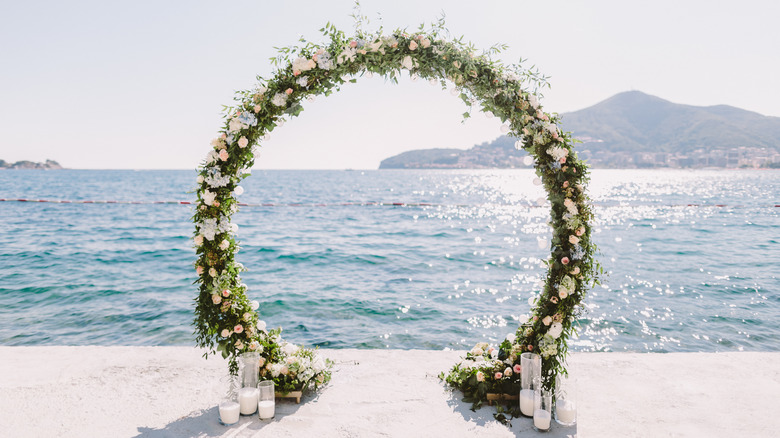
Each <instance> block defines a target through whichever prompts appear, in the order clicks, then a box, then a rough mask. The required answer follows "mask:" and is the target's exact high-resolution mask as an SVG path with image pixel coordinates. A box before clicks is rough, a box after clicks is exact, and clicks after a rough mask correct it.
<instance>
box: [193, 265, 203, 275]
mask: <svg viewBox="0 0 780 438" xmlns="http://www.w3.org/2000/svg"><path fill="white" fill-rule="evenodd" d="M195 273H196V274H198V275H203V266H196V267H195Z"/></svg>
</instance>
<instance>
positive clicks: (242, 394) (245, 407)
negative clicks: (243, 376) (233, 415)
mask: <svg viewBox="0 0 780 438" xmlns="http://www.w3.org/2000/svg"><path fill="white" fill-rule="evenodd" d="M259 396H260V390H258V389H257V388H252V387H251V386H247V387H244V388H241V389H239V390H238V403H240V404H241V414H242V415H252V414H254V413H255V412H256V411H257V399H258V398H259Z"/></svg>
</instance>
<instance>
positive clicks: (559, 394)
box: [555, 374, 577, 426]
mask: <svg viewBox="0 0 780 438" xmlns="http://www.w3.org/2000/svg"><path fill="white" fill-rule="evenodd" d="M576 389H577V388H576V385H575V381H574V379H572V378H570V377H569V376H565V375H562V374H560V375H558V377H557V379H556V384H555V421H556V422H557V423H558V424H560V425H562V426H574V425H575V424H576V423H577V391H576Z"/></svg>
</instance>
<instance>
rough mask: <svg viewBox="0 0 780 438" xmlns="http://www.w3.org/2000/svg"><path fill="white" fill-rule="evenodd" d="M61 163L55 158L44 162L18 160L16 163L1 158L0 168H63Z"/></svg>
mask: <svg viewBox="0 0 780 438" xmlns="http://www.w3.org/2000/svg"><path fill="white" fill-rule="evenodd" d="M62 168H63V167H62V166H61V165H60V163H58V162H56V161H54V160H46V161H44V162H43V163H36V162H34V161H17V162H15V163H9V162H8V161H5V160H0V169H44V170H49V169H62Z"/></svg>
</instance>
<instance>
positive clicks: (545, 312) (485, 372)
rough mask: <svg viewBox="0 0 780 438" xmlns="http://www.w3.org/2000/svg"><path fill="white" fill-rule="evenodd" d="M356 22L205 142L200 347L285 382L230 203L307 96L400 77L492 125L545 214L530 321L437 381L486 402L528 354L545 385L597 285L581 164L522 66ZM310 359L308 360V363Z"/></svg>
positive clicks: (328, 33) (266, 86)
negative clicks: (432, 86) (516, 153)
mask: <svg viewBox="0 0 780 438" xmlns="http://www.w3.org/2000/svg"><path fill="white" fill-rule="evenodd" d="M359 24H360V20H358V26H357V29H356V32H355V34H354V35H346V34H345V33H344V32H342V31H340V30H338V29H336V28H335V26H333V25H330V24H328V25H326V27H325V28H323V29H322V33H323V35H324V36H325V38H326V42H325V43H323V44H316V43H312V42H308V41H305V40H303V39H301V41H300V43H301V45H300V46H296V47H286V48H282V49H280V50H279V55H278V56H277V57H275V58H273V59H272V63H273V65H274V66H275V67H276V71H275V72H274V74H273V77H272V78H270V79H264V78H262V77H258V84H257V86H256V88H254V89H251V90H246V91H241V92H238V93H237V96H236V101H237V103H236V105H235V106H233V107H228V108H225V124H224V126H223V128H222V130H221V132H220V133H219V136H218V137H217V138H216V139H214V140H213V141H212V143H211V146H212V149H211V150H210V151H209V152H208V155H207V157H206V159H205V161H204V162H203V163H202V164H201V165H200V167H199V176H198V179H197V183H198V186H197V198H198V199H197V204H196V210H195V214H194V216H193V221H194V223H195V233H194V243H195V247H196V251H197V255H198V259H197V261H196V263H195V268H196V271H197V273H198V280H197V283H198V284H199V289H200V293H199V295H198V297H197V299H196V309H195V315H196V318H195V326H196V333H197V343H198V345H199V346H201V347H204V348H207V349H209V351H210V352H211V353H214V352H215V351H219V352H220V353H221V354H222V355H223V356H224V357H226V358H229V359H230V369H231V371H232V372H235V371H236V370H237V361H236V358H237V356H238V355H239V354H241V353H243V352H248V351H258V352H260V353H261V357H262V359H261V361H262V362H263V363H264V366H263V370H264V371H263V372H266V373H269V374H271V375H272V376H273V377H274V379H288V380H289V379H290V378H291V374H292V373H290V370H289V369H287V368H280V364H282V363H283V362H284V361H286V360H287V358H286V357H287V356H285V355H284V354H283V352H284V350H285V349H288V350H292V348H291V347H290V346H289V345H290V344H287V343H285V342H284V341H283V340H282V339H281V337H280V333H279V332H280V330H276V331H266V330H265V324H264V323H263V322H262V321H260V320H259V318H258V315H257V312H256V310H257V308H258V306H259V303H257V302H252V301H250V300H249V298H248V297H247V289H248V288H247V286H246V285H245V284H243V283H242V282H241V279H240V273H241V271H243V270H244V266H242V265H241V264H240V263H239V262H238V261H237V260H236V253H237V251H238V249H239V244H238V240H237V239H236V233H237V226H236V225H235V224H233V223H232V222H231V216H232V215H233V214H234V213H235V212H236V211H238V201H237V197H238V196H239V195H240V194H241V193H243V189H242V188H241V186H240V185H239V183H240V182H241V180H242V179H243V178H245V177H246V176H247V175H248V174H249V169H251V167H252V165H253V164H254V161H255V158H256V154H257V152H258V148H259V146H260V144H262V142H263V141H264V140H265V139H267V135H268V133H270V132H271V131H273V130H274V129H275V128H276V127H278V126H280V125H281V124H282V123H283V121H284V119H285V118H286V117H292V116H297V115H299V114H300V113H301V111H302V110H303V105H302V104H303V102H304V101H305V100H306V99H307V98H311V97H313V96H316V95H329V94H330V93H332V92H334V91H336V90H338V89H339V87H340V86H341V85H343V84H344V83H345V82H347V81H350V82H354V81H355V79H354V77H355V76H356V75H360V74H366V73H373V74H379V75H382V76H384V77H385V78H386V79H389V80H391V81H393V82H397V79H398V77H399V76H400V75H401V74H402V72H403V71H404V70H405V71H407V72H408V74H410V75H411V76H412V77H414V78H422V79H427V80H430V81H432V82H435V83H438V84H440V85H441V87H442V88H443V89H446V88H447V87H448V83H449V84H452V85H451V87H452V88H451V92H452V93H453V94H455V95H457V96H459V97H460V98H461V99H462V100H463V101H464V102H465V103H466V105H467V106H468V111H467V112H465V113H464V117H469V115H470V112H471V110H472V109H473V108H474V107H477V108H478V109H479V110H481V111H485V112H490V113H492V114H493V115H495V116H496V117H498V118H499V119H500V120H501V121H502V122H503V126H502V130H503V131H504V132H506V133H507V134H508V135H510V136H514V137H516V138H517V142H516V147H517V148H518V149H523V150H525V151H527V152H528V153H529V154H530V155H531V156H532V157H533V158H534V160H535V169H536V174H537V175H538V177H539V180H540V182H541V183H542V184H543V185H544V188H545V189H546V191H547V194H548V195H547V198H548V200H549V201H550V204H551V212H550V216H551V219H550V225H551V227H552V228H553V239H552V244H551V253H550V257H549V258H548V259H547V260H546V264H547V274H546V278H545V281H544V287H543V288H541V290H540V291H539V294H538V296H537V298H536V299H535V301H534V303H533V309H532V311H531V314H530V315H529V317H528V320H527V321H524V322H523V324H522V325H521V326H520V327H519V328H518V329H517V331H516V332H515V333H514V334H511V335H509V336H508V337H507V339H506V340H505V341H504V342H503V343H502V344H501V345H500V346H499V347H498V348H491V347H489V346H487V345H479V344H478V345H477V346H476V347H475V348H474V349H473V350H472V351H470V352H469V353H468V354H467V357H466V358H465V359H464V360H463V361H462V362H460V363H458V364H457V365H455V366H454V367H453V369H452V370H451V371H450V372H449V373H448V374H446V375H445V374H442V378H443V379H445V380H446V381H447V382H448V383H450V384H451V385H453V386H455V387H457V388H459V389H461V390H463V392H464V393H465V394H466V395H467V398H470V399H472V400H473V401H475V402H477V403H481V401H482V400H484V397H485V394H486V393H487V392H502V391H503V390H509V389H511V388H514V387H516V386H517V385H519V379H520V375H519V373H517V372H515V371H513V370H514V369H515V366H516V365H519V361H520V358H519V355H520V353H522V352H525V351H533V352H536V353H539V354H540V355H541V356H542V369H543V378H544V384H545V385H546V386H547V387H552V386H553V385H554V380H555V379H554V377H555V376H556V375H557V374H558V373H562V372H565V371H566V370H565V357H566V353H567V339H568V338H569V337H570V335H571V334H572V333H573V331H574V327H573V325H572V323H573V322H574V321H575V319H576V317H577V316H578V314H579V313H580V312H581V311H582V307H581V303H582V300H583V298H584V297H585V293H586V290H587V289H588V287H590V286H591V285H592V284H593V283H594V282H596V281H597V279H598V274H599V267H598V265H597V263H596V261H595V259H594V252H595V250H596V248H595V245H594V244H593V243H592V241H591V225H590V222H591V219H592V212H591V207H590V203H589V199H588V197H587V195H586V193H585V185H586V183H587V181H588V174H587V166H586V165H585V163H583V162H582V161H580V160H579V159H578V158H577V156H576V154H575V152H574V151H573V149H572V145H573V140H572V138H571V136H570V134H569V133H564V132H561V130H560V129H559V127H558V121H559V120H558V116H557V115H555V114H548V113H546V112H544V111H543V109H542V107H541V106H540V104H539V100H538V94H537V93H538V90H539V89H540V88H541V87H543V86H545V85H546V79H545V78H544V77H542V76H540V75H539V74H538V73H537V72H535V71H532V70H528V69H525V68H523V67H521V65H520V64H517V65H504V64H503V63H501V62H500V61H498V60H496V59H494V56H495V55H497V54H498V53H499V52H500V50H501V49H502V47H501V46H496V47H493V48H491V49H490V50H487V51H484V52H481V53H477V51H476V50H475V48H474V47H472V46H471V45H468V44H466V43H464V42H463V41H462V39H452V38H449V37H448V33H447V31H446V29H445V28H444V24H443V21H439V22H438V23H436V24H434V25H433V26H431V27H430V28H428V29H426V28H425V27H424V26H421V27H420V28H419V29H417V30H415V31H406V30H396V31H394V32H391V33H389V34H384V33H383V31H382V29H381V28H380V29H379V30H377V31H375V32H366V31H363V30H362V29H361V26H360V25H359ZM298 351H303V352H308V351H310V350H305V349H299V350H298ZM306 354H309V353H306ZM315 361H316V355H315V354H313V353H312V354H311V355H310V361H309V362H310V365H311V364H313V363H315ZM317 363H319V364H320V366H318V367H316V368H314V369H311V370H309V371H306V373H307V374H306V377H309V379H308V380H307V381H306V382H307V383H306V384H307V385H309V386H310V387H316V386H318V385H319V384H321V383H322V382H324V381H326V380H327V379H328V378H329V377H330V374H329V371H328V370H327V366H322V362H317ZM274 367H275V368H274ZM288 368H289V367H288ZM304 368H305V367H304ZM281 371H285V372H286V373H282V372H281ZM296 375H297V374H296ZM294 377H295V376H293V378H294ZM512 392H516V391H512Z"/></svg>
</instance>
